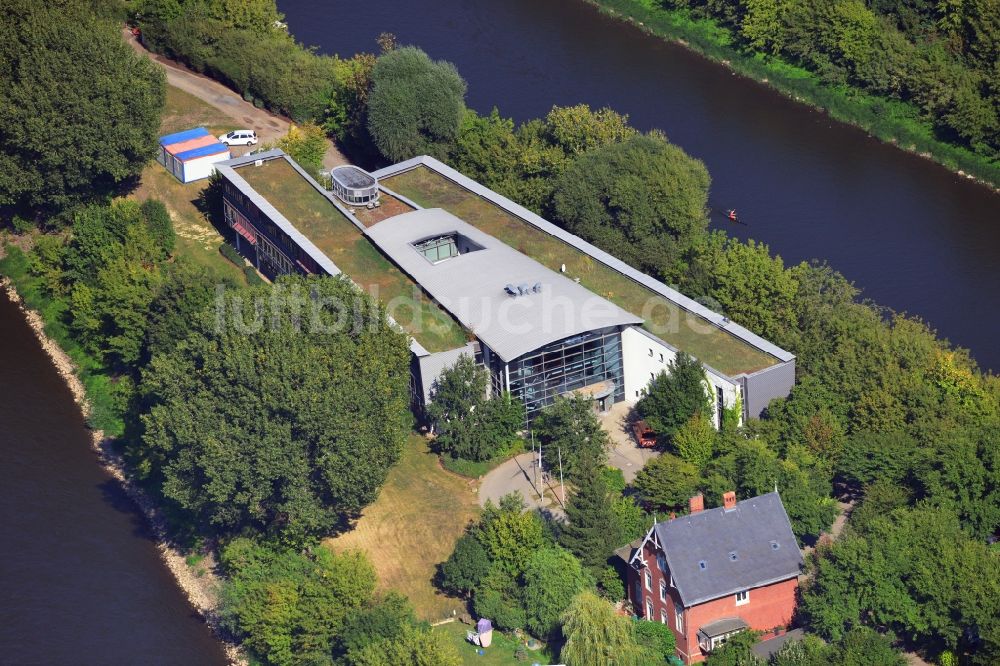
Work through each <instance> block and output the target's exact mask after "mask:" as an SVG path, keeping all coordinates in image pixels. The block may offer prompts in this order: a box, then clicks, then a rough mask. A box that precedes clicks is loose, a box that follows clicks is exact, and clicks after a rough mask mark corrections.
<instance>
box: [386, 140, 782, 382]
mask: <svg viewBox="0 0 1000 666" xmlns="http://www.w3.org/2000/svg"><path fill="white" fill-rule="evenodd" d="M373 175H375V177H376V178H378V179H379V181H380V184H381V185H382V186H383V187H389V188H391V190H390V191H393V192H394V193H396V194H397V195H404V196H405V197H407V198H408V199H410V200H413V201H415V202H416V203H417V204H419V205H422V206H426V207H431V206H441V207H442V208H445V209H447V210H449V211H452V212H454V213H455V214H456V215H458V216H459V217H461V218H462V219H464V220H467V221H468V222H469V223H471V224H473V225H474V226H476V227H478V228H480V229H482V230H483V231H485V232H486V233H489V234H491V235H493V236H496V237H497V238H499V239H500V240H501V241H503V242H505V243H508V244H510V245H512V246H514V247H516V248H518V249H520V250H521V251H522V252H524V253H526V254H528V255H529V256H531V257H532V258H535V259H537V260H538V261H541V262H543V263H545V264H547V265H549V266H550V267H554V268H558V267H559V266H560V264H564V265H566V266H567V269H568V273H569V274H570V275H574V276H579V277H580V278H581V281H582V283H583V284H584V285H585V286H587V287H588V288H590V289H591V290H593V291H594V292H596V293H598V294H601V295H602V296H605V297H606V298H608V300H610V301H612V302H614V303H616V304H618V305H620V306H622V307H623V308H626V309H628V310H630V311H632V312H637V313H640V314H647V320H646V322H645V324H644V327H645V328H646V329H647V330H648V331H649V332H650V333H652V334H653V335H654V336H656V337H657V338H658V339H659V340H661V341H663V342H665V343H666V344H667V345H668V346H671V347H673V348H675V349H681V350H684V351H687V352H689V353H691V354H692V355H694V356H695V357H696V358H698V360H699V361H701V362H702V363H703V364H704V365H706V366H707V367H710V368H713V369H714V370H716V371H718V372H720V373H722V374H725V375H728V376H731V377H734V376H739V375H741V374H747V375H750V374H753V373H755V372H757V371H759V370H762V369H765V368H769V367H771V366H773V365H776V364H779V363H783V362H788V361H793V360H794V358H795V356H794V354H791V353H790V352H788V351H786V350H784V349H781V348H780V347H778V346H777V345H775V344H773V343H771V342H770V341H768V340H765V339H764V338H761V337H760V336H758V335H756V334H754V333H752V332H751V331H748V330H747V329H745V328H744V327H742V326H740V325H738V324H736V323H735V322H732V321H730V320H729V319H727V318H726V317H724V316H722V315H720V314H718V313H716V312H713V311H712V310H710V309H708V308H706V307H705V306H703V305H701V304H700V303H698V302H696V301H694V300H692V299H690V298H688V297H687V296H684V295H683V294H681V293H679V292H677V291H676V290H675V289H672V288H670V287H668V286H667V285H665V284H663V283H662V282H660V281H658V280H655V279H653V278H651V277H650V276H648V275H645V274H644V273H642V272H640V271H638V270H636V269H634V268H632V267H631V266H629V265H627V264H625V263H624V262H622V261H620V260H619V259H617V258H615V257H613V256H611V255H609V254H608V253H607V252H604V251H603V250H601V249H599V248H597V247H595V246H594V245H592V244H590V243H588V242H586V241H584V240H583V239H581V238H579V237H577V236H575V235H573V234H571V233H569V232H567V231H566V230H564V229H561V228H559V227H557V226H555V225H554V224H552V223H551V222H549V221H547V220H545V219H543V218H541V217H539V216H538V215H536V214H534V213H532V212H531V211H529V210H527V209H526V208H524V207H523V206H520V205H519V204H517V203H515V202H513V201H511V200H510V199H508V198H506V197H504V196H503V195H500V194H498V193H496V192H494V191H492V190H490V189H489V188H487V187H484V186H483V185H481V184H479V183H477V182H476V181H474V180H472V179H470V178H468V177H466V176H465V175H463V174H461V173H459V172H458V171H455V170H454V169H452V168H451V167H449V166H447V165H446V164H443V163H442V162H440V161H438V160H436V159H434V158H432V157H428V156H421V157H416V158H413V159H411V160H407V161H405V162H400V163H399V164H394V165H391V166H388V167H385V168H383V169H380V170H378V171H375V172H374V174H373Z"/></svg>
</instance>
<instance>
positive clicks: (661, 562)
mask: <svg viewBox="0 0 1000 666" xmlns="http://www.w3.org/2000/svg"><path fill="white" fill-rule="evenodd" d="M656 565H657V566H658V567H660V571H662V572H663V573H667V556H666V555H664V554H663V553H657V554H656Z"/></svg>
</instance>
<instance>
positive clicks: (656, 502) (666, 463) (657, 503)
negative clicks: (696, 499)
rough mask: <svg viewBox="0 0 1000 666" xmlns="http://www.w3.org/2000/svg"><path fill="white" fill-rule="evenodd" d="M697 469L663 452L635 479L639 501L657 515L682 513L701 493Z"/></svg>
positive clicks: (634, 483)
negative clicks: (658, 513)
mask: <svg viewBox="0 0 1000 666" xmlns="http://www.w3.org/2000/svg"><path fill="white" fill-rule="evenodd" d="M699 481H700V477H699V476H698V468H696V467H695V466H694V465H692V464H691V463H689V462H686V461H684V460H681V459H680V458H678V457H677V456H675V455H673V454H670V453H664V454H663V455H661V456H659V457H657V458H653V459H652V460H650V461H649V462H647V463H646V465H645V467H643V468H642V469H641V470H640V471H639V473H638V474H637V475H636V477H635V481H633V482H632V485H633V486H635V489H636V492H637V494H638V496H639V498H640V500H641V501H642V502H643V503H644V504H646V505H648V507H649V509H651V510H653V511H657V512H669V511H681V510H684V509H686V508H687V505H688V500H689V499H690V498H691V496H692V495H694V494H695V492H696V491H697V490H698V483H699Z"/></svg>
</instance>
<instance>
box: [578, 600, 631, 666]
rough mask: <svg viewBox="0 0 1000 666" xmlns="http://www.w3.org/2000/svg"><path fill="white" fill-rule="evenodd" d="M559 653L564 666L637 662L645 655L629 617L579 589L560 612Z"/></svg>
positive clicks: (622, 665) (626, 665)
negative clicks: (561, 642)
mask: <svg viewBox="0 0 1000 666" xmlns="http://www.w3.org/2000/svg"><path fill="white" fill-rule="evenodd" d="M562 619H563V627H562V632H563V636H564V637H565V638H566V642H565V643H564V644H563V648H562V651H561V652H560V653H559V657H560V659H561V660H562V661H564V662H565V663H566V664H568V666H638V665H639V664H642V663H644V662H645V659H646V658H647V657H648V656H649V655H648V654H647V652H646V651H645V650H644V649H643V648H642V647H641V646H640V645H639V644H638V642H637V641H636V638H635V634H634V633H633V631H632V621H631V620H629V619H628V618H626V617H622V616H621V615H618V613H616V612H615V609H614V606H612V605H611V604H610V603H608V602H607V601H605V600H603V599H601V598H600V597H598V596H597V595H596V594H594V593H593V592H587V591H585V592H581V593H580V594H578V595H576V597H574V598H573V601H572V602H571V603H570V605H569V608H567V609H566V612H565V613H563V618H562Z"/></svg>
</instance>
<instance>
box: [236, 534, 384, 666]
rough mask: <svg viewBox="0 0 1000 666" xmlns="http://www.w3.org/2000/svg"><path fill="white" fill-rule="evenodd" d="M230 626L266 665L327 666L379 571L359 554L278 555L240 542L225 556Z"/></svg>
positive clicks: (311, 552)
mask: <svg viewBox="0 0 1000 666" xmlns="http://www.w3.org/2000/svg"><path fill="white" fill-rule="evenodd" d="M222 565H223V567H224V568H225V570H226V572H227V574H228V575H229V581H228V582H227V583H226V585H225V587H224V589H223V593H222V598H223V601H222V615H223V618H224V621H225V623H226V625H227V626H228V627H229V628H230V629H231V630H232V631H234V632H235V633H236V634H237V635H240V636H244V637H245V644H246V645H247V647H249V648H250V649H251V650H253V651H254V653H256V654H258V655H259V656H260V657H261V658H262V659H264V660H265V662H266V663H268V664H276V665H286V664H287V665H291V664H302V663H324V662H328V660H329V656H328V655H329V650H330V642H331V640H332V639H333V637H334V636H336V635H337V633H338V631H339V630H340V628H341V627H342V626H343V625H344V622H345V619H346V618H347V616H348V615H349V614H351V613H354V612H355V611H357V610H358V609H360V608H361V607H362V606H363V605H364V604H365V603H367V602H368V600H369V599H370V598H371V595H372V592H373V590H374V589H375V571H374V569H372V566H371V564H369V563H368V560H367V559H365V556H364V555H363V554H361V553H358V552H347V553H342V554H334V553H333V552H332V551H331V550H329V549H328V548H325V547H323V546H317V547H315V548H312V549H310V550H308V551H305V552H296V551H272V550H269V549H267V548H264V547H262V546H260V545H258V544H256V543H254V542H253V541H251V540H249V539H236V540H234V541H233V542H232V543H230V544H229V545H228V546H226V548H225V549H223V551H222Z"/></svg>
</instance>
